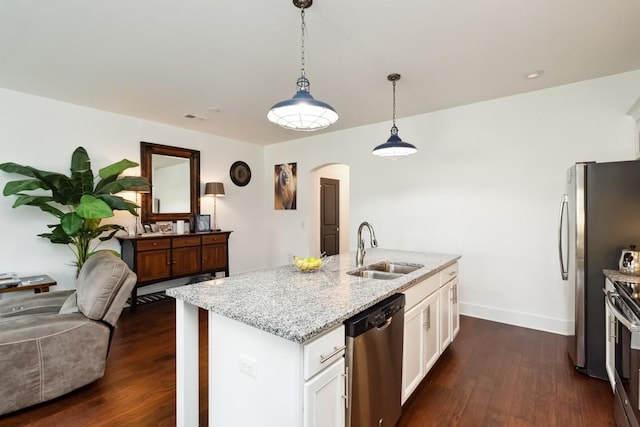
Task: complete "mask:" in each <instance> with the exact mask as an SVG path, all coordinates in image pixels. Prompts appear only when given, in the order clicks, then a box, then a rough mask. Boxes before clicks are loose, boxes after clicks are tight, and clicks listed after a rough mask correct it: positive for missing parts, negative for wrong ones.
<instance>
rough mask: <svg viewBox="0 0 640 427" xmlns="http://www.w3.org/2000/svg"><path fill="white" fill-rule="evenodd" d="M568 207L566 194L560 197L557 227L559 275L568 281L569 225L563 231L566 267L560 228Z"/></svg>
mask: <svg viewBox="0 0 640 427" xmlns="http://www.w3.org/2000/svg"><path fill="white" fill-rule="evenodd" d="M568 207H569V197H568V196H567V195H566V194H563V195H562V199H561V202H560V221H559V225H558V256H559V258H560V274H561V275H562V280H568V279H569V265H568V262H569V225H568V224H567V226H566V227H565V229H566V230H567V234H566V237H567V240H566V247H567V265H565V259H564V254H563V253H562V226H563V225H564V221H565V213H566V214H567V215H568V213H569V211H568Z"/></svg>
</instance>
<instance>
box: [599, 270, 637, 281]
mask: <svg viewBox="0 0 640 427" xmlns="http://www.w3.org/2000/svg"><path fill="white" fill-rule="evenodd" d="M602 272H603V273H604V275H605V277H607V278H609V279H611V280H613V281H614V282H627V283H640V276H630V275H628V274H624V273H620V272H619V271H618V270H602Z"/></svg>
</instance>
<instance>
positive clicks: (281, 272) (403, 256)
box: [166, 248, 460, 343]
mask: <svg viewBox="0 0 640 427" xmlns="http://www.w3.org/2000/svg"><path fill="white" fill-rule="evenodd" d="M459 258H460V255H448V254H434V253H428V252H410V251H399V250H388V249H380V248H367V250H366V256H365V262H364V264H365V265H369V264H373V263H375V262H379V261H392V262H404V263H412V264H423V265H424V267H422V268H419V269H418V270H416V271H413V272H411V273H409V274H406V275H403V276H402V277H399V278H397V279H393V280H378V279H364V278H361V277H357V276H351V275H348V274H346V272H347V271H349V270H352V269H355V252H350V253H348V254H340V255H334V256H331V257H328V258H326V259H325V265H323V266H322V268H321V269H320V270H319V271H317V272H302V271H299V270H297V269H296V268H295V267H294V266H293V265H284V266H280V267H275V268H271V269H265V270H257V271H252V272H248V273H242V274H238V275H234V276H230V277H224V278H218V279H215V280H210V281H206V282H200V283H196V284H192V285H186V286H179V287H175V288H171V289H167V291H166V293H167V295H169V296H171V297H173V298H176V299H180V300H183V301H185V302H187V303H189V304H193V305H195V306H198V307H201V308H203V309H205V310H209V311H212V312H214V313H217V314H220V315H222V316H225V317H228V318H231V319H234V320H237V321H239V322H242V323H245V324H247V325H250V326H253V327H256V328H258V329H261V330H263V331H266V332H269V333H272V334H274V335H277V336H280V337H282V338H285V339H287V340H290V341H293V342H297V343H303V342H306V341H308V340H310V339H312V338H313V337H314V336H316V335H318V334H319V333H321V332H323V331H325V330H327V329H329V328H331V327H333V326H335V325H338V324H341V323H342V322H344V321H345V320H346V319H348V318H350V317H352V316H353V315H355V314H357V313H359V312H361V311H363V310H365V309H366V308H368V307H371V306H372V305H374V304H375V303H377V302H379V301H382V300H383V299H385V298H386V297H388V296H391V295H393V294H394V293H396V292H400V291H403V290H404V289H406V288H408V287H410V286H411V285H413V284H415V283H417V282H419V281H421V280H423V279H425V278H426V277H428V276H431V275H433V274H436V273H438V272H439V271H440V270H443V269H444V268H446V267H448V266H449V265H451V264H453V263H454V262H456V261H457V260H458V259H459Z"/></svg>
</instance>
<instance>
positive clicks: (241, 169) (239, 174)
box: [229, 161, 251, 187]
mask: <svg viewBox="0 0 640 427" xmlns="http://www.w3.org/2000/svg"><path fill="white" fill-rule="evenodd" d="M229 176H230V177H231V181H233V183H234V184H235V185H237V186H238V187H244V186H245V185H247V184H248V183H249V181H251V168H249V165H248V164H246V163H245V162H241V161H237V162H234V163H233V164H232V165H231V169H229Z"/></svg>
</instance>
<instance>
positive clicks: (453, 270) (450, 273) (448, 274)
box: [440, 262, 458, 285]
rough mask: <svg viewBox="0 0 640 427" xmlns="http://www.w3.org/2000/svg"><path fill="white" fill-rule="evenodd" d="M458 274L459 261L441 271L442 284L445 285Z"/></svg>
mask: <svg viewBox="0 0 640 427" xmlns="http://www.w3.org/2000/svg"><path fill="white" fill-rule="evenodd" d="M457 275H458V263H457V262H456V263H454V264H451V265H450V266H449V267H447V268H445V269H444V270H442V271H441V272H440V284H441V285H444V284H445V283H447V282H448V281H450V280H451V279H453V278H454V277H456V276H457Z"/></svg>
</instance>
